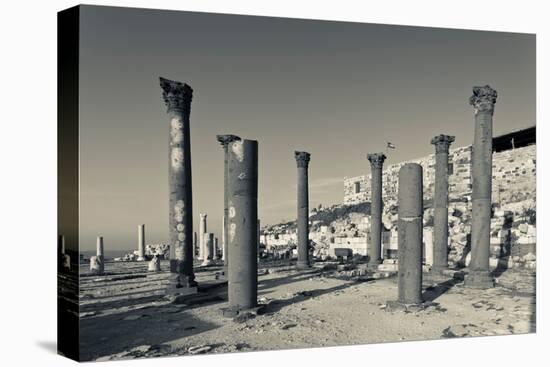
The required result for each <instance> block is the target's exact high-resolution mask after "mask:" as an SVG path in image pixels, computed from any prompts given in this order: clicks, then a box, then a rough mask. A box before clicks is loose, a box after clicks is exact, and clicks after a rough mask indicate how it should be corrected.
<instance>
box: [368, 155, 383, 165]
mask: <svg viewBox="0 0 550 367" xmlns="http://www.w3.org/2000/svg"><path fill="white" fill-rule="evenodd" d="M367 159H368V160H369V161H370V165H371V168H382V166H383V165H384V161H385V160H386V155H385V154H384V153H371V154H367Z"/></svg>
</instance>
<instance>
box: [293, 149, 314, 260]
mask: <svg viewBox="0 0 550 367" xmlns="http://www.w3.org/2000/svg"><path fill="white" fill-rule="evenodd" d="M294 157H295V158H296V164H297V166H298V218H297V223H296V227H297V231H298V263H297V266H298V268H308V267H309V266H310V260H309V182H308V167H309V161H310V157H311V155H310V154H309V153H308V152H294Z"/></svg>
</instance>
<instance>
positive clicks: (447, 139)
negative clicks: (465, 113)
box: [431, 134, 455, 153]
mask: <svg viewBox="0 0 550 367" xmlns="http://www.w3.org/2000/svg"><path fill="white" fill-rule="evenodd" d="M453 141H455V137H454V136H451V135H444V134H439V135H437V136H434V137H433V138H432V140H431V143H432V144H433V145H435V152H436V153H449V147H450V146H451V143H452V142H453Z"/></svg>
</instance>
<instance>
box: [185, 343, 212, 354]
mask: <svg viewBox="0 0 550 367" xmlns="http://www.w3.org/2000/svg"><path fill="white" fill-rule="evenodd" d="M211 350H212V346H210V345H201V346H196V347H189V349H187V353H189V354H202V353H207V352H210V351H211Z"/></svg>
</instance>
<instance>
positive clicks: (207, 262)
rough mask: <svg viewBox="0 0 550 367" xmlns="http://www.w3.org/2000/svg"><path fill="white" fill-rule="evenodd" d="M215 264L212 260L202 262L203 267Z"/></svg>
mask: <svg viewBox="0 0 550 367" xmlns="http://www.w3.org/2000/svg"><path fill="white" fill-rule="evenodd" d="M213 263H214V261H212V260H210V259H207V260H204V261H203V262H202V264H201V265H202V266H208V265H212V264H213Z"/></svg>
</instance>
